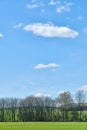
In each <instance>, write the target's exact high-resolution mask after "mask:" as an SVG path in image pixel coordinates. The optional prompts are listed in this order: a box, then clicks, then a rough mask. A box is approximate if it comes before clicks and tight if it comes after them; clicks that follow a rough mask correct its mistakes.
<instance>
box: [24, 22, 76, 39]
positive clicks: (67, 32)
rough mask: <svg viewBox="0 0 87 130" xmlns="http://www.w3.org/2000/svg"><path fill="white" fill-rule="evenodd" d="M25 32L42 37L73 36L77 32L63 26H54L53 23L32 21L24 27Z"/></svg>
mask: <svg viewBox="0 0 87 130" xmlns="http://www.w3.org/2000/svg"><path fill="white" fill-rule="evenodd" d="M24 30H25V31H26V32H32V33H33V34H35V35H39V36H43V37H61V38H75V37H76V36H78V32H77V31H74V30H73V29H70V28H68V27H65V26H61V27H59V26H54V25H53V24H47V23H46V24H43V23H33V24H29V25H26V26H25V27H24Z"/></svg>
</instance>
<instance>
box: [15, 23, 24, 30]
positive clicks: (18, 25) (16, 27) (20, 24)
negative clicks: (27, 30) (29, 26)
mask: <svg viewBox="0 0 87 130" xmlns="http://www.w3.org/2000/svg"><path fill="white" fill-rule="evenodd" d="M22 25H23V23H19V24H17V25H15V26H13V28H15V29H18V28H21V27H22Z"/></svg>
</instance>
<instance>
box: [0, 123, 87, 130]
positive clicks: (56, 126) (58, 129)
mask: <svg viewBox="0 0 87 130" xmlns="http://www.w3.org/2000/svg"><path fill="white" fill-rule="evenodd" d="M0 130H87V123H81V122H80V123H55V122H54V123H53V122H45V123H43V122H41V123H40V122H37V123H33V122H31V123H0Z"/></svg>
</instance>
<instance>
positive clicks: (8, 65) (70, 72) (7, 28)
mask: <svg viewBox="0 0 87 130" xmlns="http://www.w3.org/2000/svg"><path fill="white" fill-rule="evenodd" d="M86 9H87V2H86V0H0V97H18V98H23V97H25V96H29V95H49V96H51V97H53V98H54V97H57V96H58V94H59V93H60V92H63V91H70V92H71V93H75V92H76V91H77V90H84V91H85V92H87V13H86Z"/></svg>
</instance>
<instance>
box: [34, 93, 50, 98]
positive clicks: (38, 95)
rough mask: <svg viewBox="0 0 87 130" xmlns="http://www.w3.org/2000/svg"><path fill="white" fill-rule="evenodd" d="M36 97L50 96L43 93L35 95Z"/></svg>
mask: <svg viewBox="0 0 87 130" xmlns="http://www.w3.org/2000/svg"><path fill="white" fill-rule="evenodd" d="M34 96H35V97H50V94H43V93H38V94H35V95H34Z"/></svg>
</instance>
